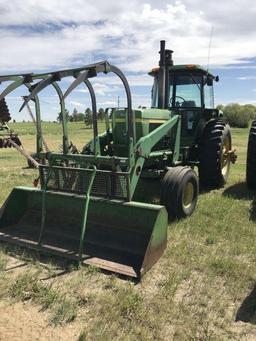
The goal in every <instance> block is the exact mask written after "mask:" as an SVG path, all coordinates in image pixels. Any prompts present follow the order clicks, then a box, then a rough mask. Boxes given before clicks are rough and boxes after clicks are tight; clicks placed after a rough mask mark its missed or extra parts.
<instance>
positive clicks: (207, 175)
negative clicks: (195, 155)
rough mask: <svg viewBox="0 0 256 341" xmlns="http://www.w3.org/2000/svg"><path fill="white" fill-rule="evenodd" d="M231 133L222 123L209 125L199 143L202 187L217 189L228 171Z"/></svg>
mask: <svg viewBox="0 0 256 341" xmlns="http://www.w3.org/2000/svg"><path fill="white" fill-rule="evenodd" d="M231 148H232V142H231V131H230V127H229V125H228V124H226V123H224V122H222V121H214V122H211V123H209V124H208V125H207V126H206V128H205V130H204V133H203V136H202V138H201V140H200V143H199V167H198V171H199V181H200V184H201V185H202V186H203V187H206V188H219V187H222V186H223V185H224V184H225V183H226V182H227V179H228V176H229V170H230V162H231V160H230V151H231Z"/></svg>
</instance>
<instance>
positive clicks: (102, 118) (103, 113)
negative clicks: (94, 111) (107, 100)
mask: <svg viewBox="0 0 256 341" xmlns="http://www.w3.org/2000/svg"><path fill="white" fill-rule="evenodd" d="M104 116H105V110H104V109H103V108H100V109H99V112H98V118H99V120H101V121H102V120H104Z"/></svg>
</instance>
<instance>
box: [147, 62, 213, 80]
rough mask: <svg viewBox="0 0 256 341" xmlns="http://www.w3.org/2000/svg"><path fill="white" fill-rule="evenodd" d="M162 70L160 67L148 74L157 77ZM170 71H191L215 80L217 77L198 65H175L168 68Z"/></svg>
mask: <svg viewBox="0 0 256 341" xmlns="http://www.w3.org/2000/svg"><path fill="white" fill-rule="evenodd" d="M159 70H160V67H156V68H153V69H152V70H151V71H150V72H149V73H148V74H149V75H150V76H153V77H155V76H156V75H157V74H158V72H159ZM168 70H170V71H171V72H182V71H190V72H198V73H202V74H205V75H206V74H207V75H209V76H212V77H213V78H215V76H214V75H213V74H212V73H211V72H209V71H208V70H207V69H205V68H204V67H202V66H201V65H198V64H180V65H173V66H168Z"/></svg>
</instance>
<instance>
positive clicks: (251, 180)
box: [246, 121, 256, 189]
mask: <svg viewBox="0 0 256 341" xmlns="http://www.w3.org/2000/svg"><path fill="white" fill-rule="evenodd" d="M246 183H247V186H248V188H250V189H256V121H253V122H252V125H251V129H250V133H249V139H248V147H247V161H246Z"/></svg>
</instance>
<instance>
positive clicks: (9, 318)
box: [0, 302, 79, 341]
mask: <svg viewBox="0 0 256 341" xmlns="http://www.w3.org/2000/svg"><path fill="white" fill-rule="evenodd" d="M0 316H1V319H0V340H1V341H9V340H10V341H11V340H12V341H16V340H17V341H21V340H22V341H23V340H24V341H25V340H26V341H32V340H40V341H46V340H47V341H49V340H56V341H57V340H61V341H65V340H77V338H78V337H79V331H78V330H79V329H78V328H77V326H76V325H75V323H73V324H67V325H65V326H57V327H53V326H49V324H48V314H47V313H46V312H39V311H38V307H35V306H33V305H31V304H26V303H15V304H13V303H12V304H10V303H8V302H0Z"/></svg>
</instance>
